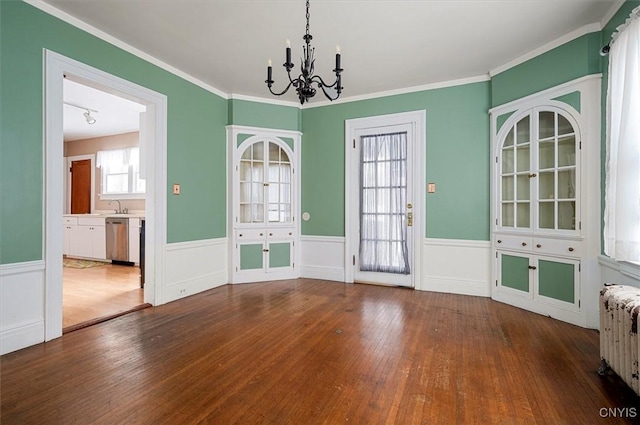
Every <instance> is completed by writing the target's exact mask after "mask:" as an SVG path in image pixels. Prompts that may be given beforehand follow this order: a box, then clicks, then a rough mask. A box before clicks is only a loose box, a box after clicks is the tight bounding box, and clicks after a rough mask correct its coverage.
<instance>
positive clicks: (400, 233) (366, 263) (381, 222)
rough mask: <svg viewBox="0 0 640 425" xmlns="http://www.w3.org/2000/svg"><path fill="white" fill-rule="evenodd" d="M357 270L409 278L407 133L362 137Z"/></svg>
mask: <svg viewBox="0 0 640 425" xmlns="http://www.w3.org/2000/svg"><path fill="white" fill-rule="evenodd" d="M360 159H361V161H360V186H361V190H360V270H361V271H373V272H385V273H400V274H409V273H410V269H409V253H408V247H407V220H406V205H407V133H393V134H380V135H371V136H364V137H362V150H361V153H360Z"/></svg>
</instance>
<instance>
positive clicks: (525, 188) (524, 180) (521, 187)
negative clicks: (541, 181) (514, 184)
mask: <svg viewBox="0 0 640 425" xmlns="http://www.w3.org/2000/svg"><path fill="white" fill-rule="evenodd" d="M517 179H518V188H517V190H518V201H523V200H527V199H530V198H531V193H530V192H531V189H530V183H531V179H530V178H529V175H527V174H521V175H519V176H518V177H517Z"/></svg>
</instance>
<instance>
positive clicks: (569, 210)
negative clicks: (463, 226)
mask: <svg viewBox="0 0 640 425" xmlns="http://www.w3.org/2000/svg"><path fill="white" fill-rule="evenodd" d="M599 85H600V77H599V76H593V77H586V78H583V79H581V80H578V81H576V82H573V83H570V84H566V85H564V86H561V87H558V88H555V89H551V90H548V91H545V92H543V93H540V94H536V95H533V96H530V97H528V98H525V99H522V100H520V101H516V102H512V103H510V104H507V105H503V106H500V107H497V108H494V109H492V110H491V124H492V146H493V150H492V153H493V155H492V169H493V172H492V223H491V227H492V250H493V262H494V266H493V280H492V292H491V294H492V297H493V298H494V299H496V300H498V301H503V302H506V303H509V304H513V305H516V306H518V307H522V308H525V309H528V310H531V311H535V312H538V313H542V314H545V315H550V316H552V317H555V318H558V319H561V320H565V321H568V322H571V323H575V324H578V325H581V326H589V323H590V322H592V321H593V320H594V319H593V318H592V316H593V314H594V313H595V314H596V315H597V300H596V298H597V291H598V289H597V288H598V287H599V282H598V279H597V272H596V269H595V268H594V264H597V255H598V253H599V247H600V238H599V227H600V218H599V217H600V213H599V211H600V203H599V188H600V184H599V174H600V169H599V167H600V165H599V153H600V138H599V136H600V135H599V122H600V115H599V110H600V100H599V98H600V96H599V93H600V89H599ZM585 266H586V269H587V270H585ZM594 310H595V311H594Z"/></svg>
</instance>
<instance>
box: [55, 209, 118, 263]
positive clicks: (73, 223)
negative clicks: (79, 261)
mask: <svg viewBox="0 0 640 425" xmlns="http://www.w3.org/2000/svg"><path fill="white" fill-rule="evenodd" d="M63 230H64V232H63V234H64V238H63V239H64V248H63V253H64V254H65V255H67V256H69V257H78V258H90V259H96V260H105V259H106V257H107V247H106V245H107V240H106V233H105V221H104V217H82V216H79V217H64V229H63Z"/></svg>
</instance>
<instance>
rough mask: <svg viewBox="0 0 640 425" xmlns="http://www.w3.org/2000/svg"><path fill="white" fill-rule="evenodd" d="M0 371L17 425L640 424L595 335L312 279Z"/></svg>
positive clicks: (97, 334)
mask: <svg viewBox="0 0 640 425" xmlns="http://www.w3.org/2000/svg"><path fill="white" fill-rule="evenodd" d="M0 361H1V371H0V373H1V381H0V385H1V391H2V400H1V416H0V422H1V423H2V424H3V425H10V424H83V425H84V424H338V423H349V424H554V425H555V424H599V423H603V424H604V423H606V424H625V423H637V421H638V419H637V418H636V417H633V418H620V417H612V416H613V415H612V414H611V412H612V411H614V412H622V409H627V410H625V412H626V415H627V416H631V414H632V413H633V412H635V416H638V415H640V408H639V399H638V397H637V396H636V395H635V394H634V393H633V391H632V390H630V389H629V388H628V387H627V386H626V385H625V384H624V383H623V382H622V380H621V379H619V378H618V377H617V376H615V375H608V376H605V377H600V376H599V375H598V374H597V369H598V366H599V349H598V333H597V331H594V330H587V329H582V328H578V327H575V326H572V325H569V324H566V323H562V322H559V321H556V320H553V319H550V318H548V317H544V316H540V315H536V314H533V313H529V312H526V311H523V310H520V309H517V308H515V307H511V306H508V305H505V304H500V303H497V302H494V301H491V300H490V299H487V298H479V297H470V296H460V295H450V294H440V293H431V292H419V291H412V290H408V289H399V288H390V287H376V286H369V285H352V284H343V283H336V282H328V281H319V280H311V279H299V280H289V281H279V282H270V283H257V284H243V285H226V286H222V287H219V288H216V289H213V290H210V291H207V292H204V293H201V294H198V295H194V296H191V297H188V298H185V299H182V300H178V301H175V302H172V303H169V304H166V305H162V306H159V307H154V308H148V309H146V310H141V311H138V312H135V313H131V314H128V315H126V316H122V317H119V318H117V319H114V320H111V321H109V322H105V323H101V324H99V325H95V326H92V327H89V328H85V329H81V330H78V331H76V332H72V333H68V334H66V335H64V336H63V337H62V338H59V339H57V340H54V341H50V342H48V343H46V344H40V345H37V346H34V347H30V348H27V349H24V350H21V351H18V352H15V353H10V354H7V355H5V356H2V358H1V359H0ZM603 409H604V410H603ZM607 409H612V410H607ZM615 409H619V410H615ZM631 409H634V410H631ZM603 412H604V414H605V415H608V417H606V418H603V417H602V415H603ZM621 414H622V413H617V414H616V415H618V416H619V415H621Z"/></svg>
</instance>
